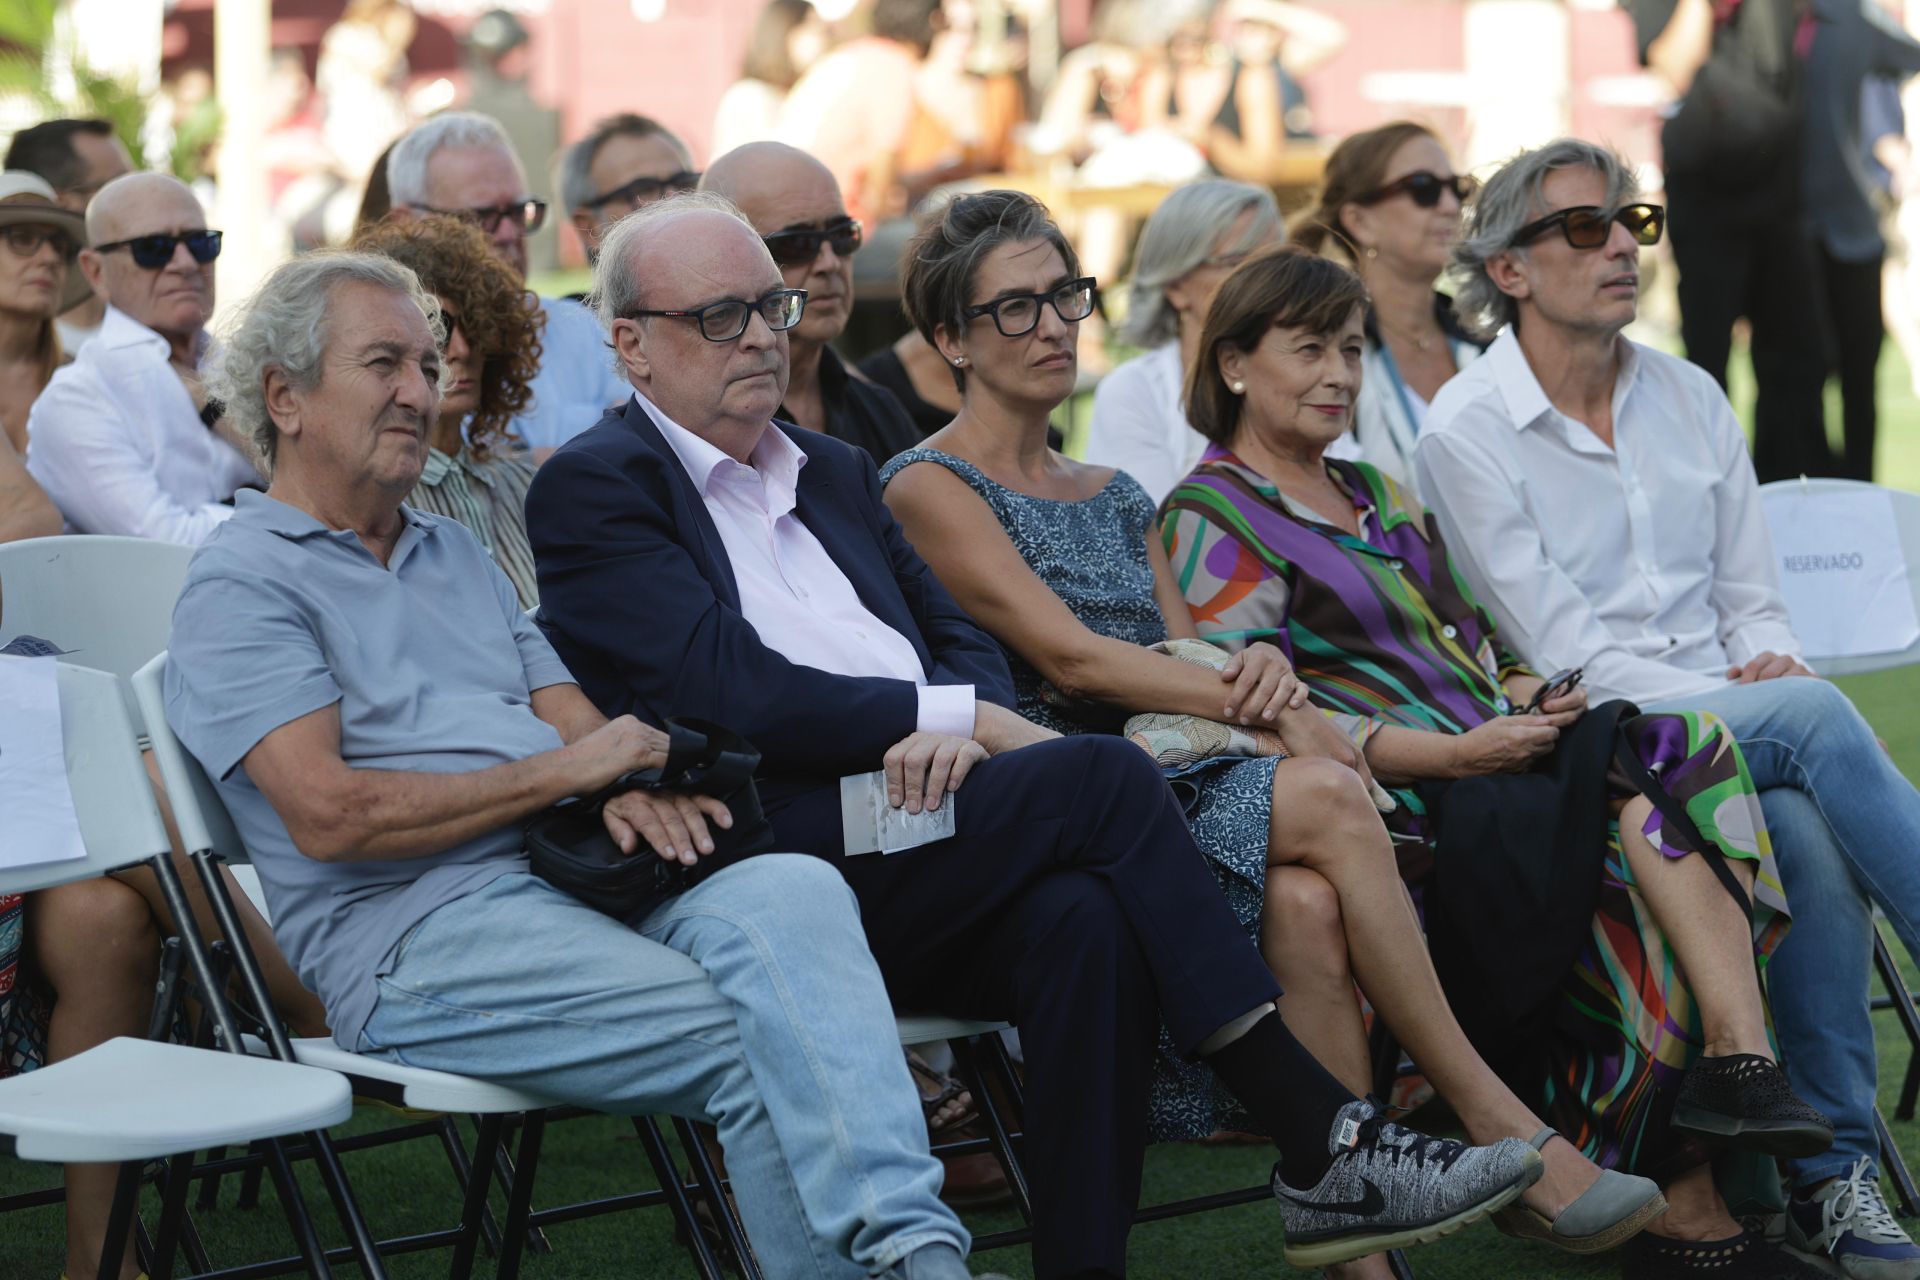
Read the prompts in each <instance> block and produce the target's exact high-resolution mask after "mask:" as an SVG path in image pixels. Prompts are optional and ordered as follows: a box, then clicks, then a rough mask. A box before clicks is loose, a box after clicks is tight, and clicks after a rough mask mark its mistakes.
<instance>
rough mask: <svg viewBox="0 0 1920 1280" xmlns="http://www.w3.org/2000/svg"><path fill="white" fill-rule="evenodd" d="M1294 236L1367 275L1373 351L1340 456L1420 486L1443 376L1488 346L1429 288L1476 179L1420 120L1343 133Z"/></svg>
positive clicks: (1448, 250) (1369, 347)
mask: <svg viewBox="0 0 1920 1280" xmlns="http://www.w3.org/2000/svg"><path fill="white" fill-rule="evenodd" d="M1325 183H1326V185H1325V187H1324V189H1323V190H1322V191H1321V193H1320V200H1319V203H1318V205H1317V206H1316V207H1315V208H1314V210H1313V212H1312V213H1310V214H1308V215H1307V218H1306V220H1305V221H1303V222H1300V223H1297V224H1296V225H1295V226H1294V229H1293V236H1292V240H1293V243H1295V244H1297V245H1300V246H1302V247H1304V248H1307V249H1310V250H1312V251H1313V252H1315V253H1321V252H1326V251H1328V250H1330V249H1331V250H1337V251H1338V256H1339V257H1340V258H1342V259H1344V260H1345V261H1346V262H1347V263H1349V264H1350V265H1351V266H1352V267H1353V269H1354V271H1355V273H1357V274H1358V275H1359V277H1360V279H1361V282H1362V283H1364V284H1365V285H1366V287H1367V295H1368V298H1369V300H1370V306H1369V308H1368V311H1367V318H1366V351H1365V354H1364V355H1363V356H1362V363H1363V365H1364V368H1365V373H1366V376H1365V377H1364V378H1363V379H1362V380H1361V384H1360V399H1359V403H1358V405H1357V406H1356V408H1355V413H1354V418H1353V437H1352V440H1351V441H1350V442H1342V445H1341V446H1340V447H1338V448H1336V449H1335V450H1334V454H1335V456H1342V455H1344V456H1347V457H1358V458H1361V459H1364V460H1365V461H1366V462H1368V463H1370V464H1371V465H1373V466H1374V467H1377V468H1379V469H1380V470H1381V471H1383V472H1385V473H1386V474H1387V475H1390V476H1392V477H1393V478H1394V479H1395V480H1397V481H1398V482H1399V483H1400V484H1402V485H1405V486H1407V487H1408V488H1410V489H1411V488H1413V486H1414V478H1413V446H1414V442H1415V441H1417V440H1418V439H1419V437H1420V425H1421V423H1422V422H1423V421H1425V419H1426V416H1427V406H1428V405H1429V404H1431V403H1432V401H1433V397H1434V395H1435V394H1436V393H1437V392H1438V391H1439V390H1440V388H1441V386H1442V385H1444V384H1445V382H1446V381H1447V379H1448V378H1451V377H1452V376H1453V375H1454V374H1456V373H1458V372H1459V371H1460V370H1461V369H1462V368H1463V367H1465V366H1466V365H1467V364H1468V363H1469V362H1470V361H1472V360H1473V359H1474V358H1475V357H1477V356H1478V355H1479V354H1480V353H1481V351H1483V350H1485V345H1486V344H1484V343H1481V342H1477V341H1475V340H1474V339H1473V338H1471V337H1469V336H1468V335H1467V332H1466V330H1464V329H1462V328H1461V327H1460V325H1459V324H1458V322H1456V321H1455V320H1454V318H1453V306H1452V302H1451V301H1450V300H1449V299H1448V298H1447V296H1446V295H1445V294H1441V293H1437V292H1435V291H1434V282H1435V281H1437V280H1438V279H1439V278H1440V273H1441V271H1443V270H1444V269H1445V268H1446V265H1447V257H1448V255H1449V254H1450V253H1452V251H1453V242H1454V240H1455V239H1456V238H1457V237H1458V235H1459V231H1460V206H1461V203H1462V202H1463V201H1465V200H1466V199H1467V198H1468V197H1469V196H1470V195H1471V194H1472V192H1473V185H1472V179H1470V178H1463V177H1461V176H1460V175H1458V174H1456V173H1454V171H1453V162H1452V161H1451V160H1449V159H1448V158H1447V151H1446V148H1445V147H1443V146H1441V145H1440V140H1439V139H1438V138H1436V137H1435V136H1434V135H1433V132H1432V131H1431V130H1430V129H1428V128H1427V127H1426V126H1424V125H1419V124H1414V123H1413V122H1412V121H1407V120H1401V121H1396V122H1395V123H1393V124H1387V125H1382V126H1380V127H1379V128H1378V129H1369V130H1367V131H1366V132H1364V133H1356V134H1354V135H1352V136H1351V137H1349V138H1347V139H1346V140H1345V141H1344V142H1342V143H1341V144H1340V145H1339V146H1338V147H1336V148H1334V151H1333V154H1332V155H1331V156H1329V157H1328V159H1327V171H1326V178H1325Z"/></svg>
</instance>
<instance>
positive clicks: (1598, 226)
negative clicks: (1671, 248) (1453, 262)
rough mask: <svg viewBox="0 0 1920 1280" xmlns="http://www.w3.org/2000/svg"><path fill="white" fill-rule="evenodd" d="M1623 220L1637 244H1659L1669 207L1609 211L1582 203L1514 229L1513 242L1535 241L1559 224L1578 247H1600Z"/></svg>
mask: <svg viewBox="0 0 1920 1280" xmlns="http://www.w3.org/2000/svg"><path fill="white" fill-rule="evenodd" d="M1616 222H1617V223H1619V224H1620V225H1621V226H1623V227H1625V228H1626V229H1627V233H1628V234H1629V235H1631V236H1632V237H1633V238H1634V241H1635V243H1637V244H1659V243H1660V232H1661V230H1662V229H1663V228H1664V227H1665V226H1666V225H1667V211H1666V209H1664V208H1663V207H1661V206H1660V205H1657V204H1630V205H1626V206H1623V207H1622V208H1619V209H1616V210H1614V211H1613V212H1612V213H1608V212H1607V211H1606V210H1605V209H1602V208H1600V207H1599V206H1597V205H1591V204H1580V205H1575V206H1573V207H1572V208H1570V209H1555V210H1554V211H1553V212H1552V213H1550V214H1548V215H1547V216H1546V217H1544V218H1541V219H1539V220H1537V221H1534V222H1529V223H1528V224H1527V225H1526V226H1524V227H1522V228H1520V230H1518V231H1516V232H1514V235H1513V240H1512V242H1511V243H1512V245H1513V246H1514V247H1515V248H1518V247H1519V246H1521V245H1524V244H1531V243H1533V242H1534V241H1535V240H1538V239H1539V238H1540V237H1541V236H1542V235H1545V234H1546V233H1547V232H1548V231H1551V230H1553V228H1555V227H1559V228H1560V234H1561V235H1563V236H1565V237H1566V238H1567V243H1568V244H1569V245H1571V246H1572V247H1573V248H1575V249H1598V248H1599V247H1600V246H1601V245H1604V244H1605V243H1606V242H1607V237H1608V236H1610V235H1612V234H1613V224H1614V223H1616Z"/></svg>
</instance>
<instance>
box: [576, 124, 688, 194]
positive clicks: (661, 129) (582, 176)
mask: <svg viewBox="0 0 1920 1280" xmlns="http://www.w3.org/2000/svg"><path fill="white" fill-rule="evenodd" d="M615 138H665V139H666V140H667V142H668V143H669V144H671V145H672V147H673V149H674V150H675V151H677V152H679V153H680V162H681V163H682V164H684V165H686V166H687V167H688V168H689V169H691V168H692V167H693V153H692V152H690V151H688V150H687V144H686V143H685V142H682V141H681V140H680V135H679V134H677V133H675V132H674V131H673V130H671V129H669V128H667V126H665V125H663V124H661V123H660V122H659V121H658V120H655V119H654V118H653V117H651V116H642V115H636V114H634V113H633V112H631V111H622V112H621V113H620V114H618V115H612V116H608V117H607V118H606V119H604V120H601V121H599V122H598V123H596V124H595V125H594V126H593V132H591V133H589V134H588V135H587V136H586V137H584V138H582V139H580V141H578V142H576V143H574V144H573V145H572V146H570V147H568V148H567V149H566V150H565V151H562V152H561V153H560V163H559V164H557V165H556V166H554V184H553V185H554V186H555V187H556V188H558V190H559V192H560V204H561V205H562V207H564V208H565V209H566V211H567V216H568V217H569V218H571V217H572V216H573V215H574V214H575V213H577V212H578V211H579V210H580V209H581V208H582V207H584V206H585V205H586V203H587V202H588V201H589V200H592V199H593V198H594V197H595V196H598V195H600V194H601V193H600V192H599V191H598V190H597V189H595V187H594V185H593V158H594V157H595V156H597V155H599V154H600V148H602V147H604V146H606V145H607V144H608V143H609V142H611V141H613V140H614V139H615Z"/></svg>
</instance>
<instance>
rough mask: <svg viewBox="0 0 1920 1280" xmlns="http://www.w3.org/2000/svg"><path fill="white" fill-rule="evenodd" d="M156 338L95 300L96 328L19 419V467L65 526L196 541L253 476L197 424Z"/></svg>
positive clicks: (247, 464)
mask: <svg viewBox="0 0 1920 1280" xmlns="http://www.w3.org/2000/svg"><path fill="white" fill-rule="evenodd" d="M169 352H170V348H169V347H168V345H167V340H166V339H165V338H163V337H161V336H160V335H159V334H157V333H155V332H154V331H153V330H152V329H149V328H147V327H146V326H145V325H143V324H141V323H140V322H139V321H137V320H135V319H134V318H133V317H131V316H129V315H127V314H126V313H125V312H123V311H119V310H116V309H115V308H113V307H108V308H107V314H106V318H105V319H104V320H102V321H101V322H100V331H99V333H98V334H97V335H96V336H95V337H94V339H93V341H91V342H89V343H88V344H87V345H86V346H85V347H84V348H83V349H82V350H81V352H80V354H79V355H78V356H77V357H75V358H74V361H73V363H72V364H70V365H67V366H66V367H65V368H63V369H60V370H57V371H56V372H55V373H54V375H53V380H52V381H51V382H49V383H48V384H47V389H46V390H45V391H42V392H41V393H40V398H39V399H37V400H35V401H34V402H33V409H32V411H31V412H30V413H29V414H28V415H27V470H28V471H29V472H31V473H32V474H33V478H34V479H35V480H38V481H39V482H40V487H41V488H43V489H45V490H46V491H47V496H48V497H49V498H52V499H53V501H54V505H55V506H57V507H59V508H60V513H61V514H62V515H63V516H65V517H66V521H67V530H68V532H70V533H117V534H124V535H126V536H129V537H134V538H156V539H159V540H160V541H162V542H180V543H185V544H186V545H188V546H198V545H199V544H200V543H202V542H204V541H206V539H207V535H208V534H210V533H212V532H213V531H214V530H215V529H217V528H219V527H220V525H221V523H222V522H224V521H225V520H227V519H228V518H229V517H230V516H232V515H233V508H232V507H230V506H227V505H225V502H226V500H227V499H229V498H231V497H233V495H234V492H235V491H236V490H238V489H241V488H243V487H245V486H247V485H252V484H258V483H259V482H260V476H259V473H258V472H257V471H255V470H254V466H253V462H252V460H251V459H249V458H248V457H247V456H246V455H244V454H242V453H241V452H240V451H239V450H238V449H236V448H234V447H233V446H232V445H231V444H229V443H227V441H226V440H225V439H224V438H222V437H221V436H220V435H219V434H218V433H216V432H214V431H212V430H211V429H209V428H208V427H207V425H206V424H205V423H204V422H202V421H200V415H199V413H198V412H197V411H196V410H195V409H194V407H193V397H192V396H191V395H189V394H188V393H187V388H186V384H185V383H183V382H181V381H180V377H179V375H178V374H177V373H175V372H174V370H173V366H172V365H171V364H169V363H168V358H169Z"/></svg>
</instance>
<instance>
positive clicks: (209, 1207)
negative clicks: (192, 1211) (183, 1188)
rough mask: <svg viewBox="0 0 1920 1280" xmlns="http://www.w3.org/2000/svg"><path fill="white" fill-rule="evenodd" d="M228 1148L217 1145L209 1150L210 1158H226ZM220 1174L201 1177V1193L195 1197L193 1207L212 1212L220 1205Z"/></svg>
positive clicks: (204, 1211) (208, 1157) (208, 1155)
mask: <svg viewBox="0 0 1920 1280" xmlns="http://www.w3.org/2000/svg"><path fill="white" fill-rule="evenodd" d="M226 1158H227V1149H226V1148H225V1147H215V1148H213V1149H212V1150H211V1151H209V1152H207V1159H208V1160H210V1161H211V1160H225V1159H226ZM221 1176H222V1175H220V1174H217V1173H216V1174H214V1175H213V1176H211V1177H207V1178H202V1179H200V1194H199V1195H197V1196H195V1197H194V1198H193V1207H194V1208H196V1209H198V1210H199V1211H200V1212H202V1213H211V1212H212V1211H213V1210H215V1209H217V1208H219V1207H220V1181H221Z"/></svg>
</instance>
